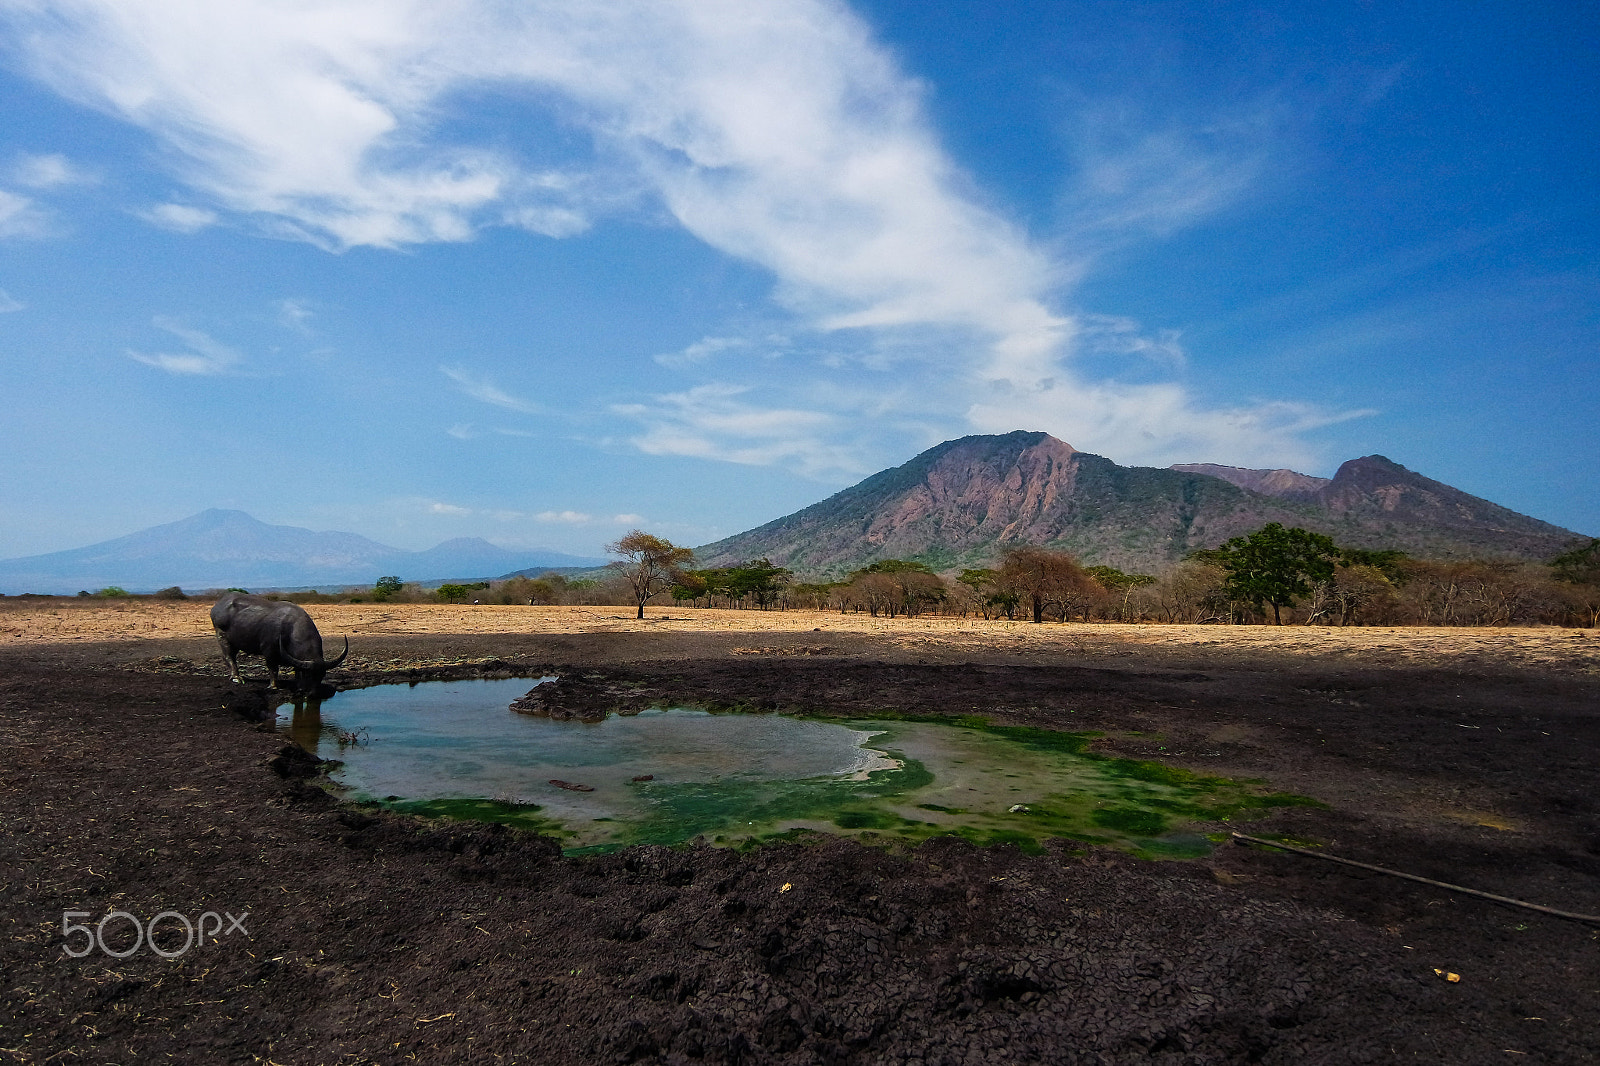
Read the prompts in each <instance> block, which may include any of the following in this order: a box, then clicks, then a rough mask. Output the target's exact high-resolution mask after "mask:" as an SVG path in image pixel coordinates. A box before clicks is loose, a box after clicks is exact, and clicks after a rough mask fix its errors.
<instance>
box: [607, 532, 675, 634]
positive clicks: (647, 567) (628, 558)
mask: <svg viewBox="0 0 1600 1066" xmlns="http://www.w3.org/2000/svg"><path fill="white" fill-rule="evenodd" d="M606 552H607V553H609V554H611V555H620V556H622V560H623V561H622V562H620V563H613V564H611V565H613V566H615V567H618V568H619V569H621V571H622V576H623V577H625V578H626V579H627V581H628V585H629V587H630V588H632V589H633V598H634V600H635V601H637V602H638V604H639V614H638V617H639V618H643V617H644V602H645V601H646V600H648V599H649V598H650V597H651V596H654V595H655V594H656V593H658V592H661V591H663V590H664V589H667V588H669V587H670V586H672V585H673V584H674V583H675V582H676V581H677V578H678V572H679V571H680V570H682V569H683V568H684V567H685V566H687V565H688V564H690V563H692V562H694V552H692V551H690V550H689V549H688V548H680V547H678V546H676V545H675V544H673V543H672V541H670V540H665V539H663V538H661V537H657V536H654V535H652V534H650V533H646V532H644V531H643V530H641V529H635V530H633V531H632V532H631V533H629V534H628V535H627V536H626V537H623V538H622V539H621V540H619V541H617V542H616V543H615V544H607V545H606Z"/></svg>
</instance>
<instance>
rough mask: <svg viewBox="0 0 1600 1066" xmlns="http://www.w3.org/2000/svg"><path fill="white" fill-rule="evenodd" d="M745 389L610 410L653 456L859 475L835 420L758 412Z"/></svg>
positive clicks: (720, 387) (723, 386) (713, 388)
mask: <svg viewBox="0 0 1600 1066" xmlns="http://www.w3.org/2000/svg"><path fill="white" fill-rule="evenodd" d="M750 391H751V389H750V388H749V387H748V386H743V385H732V384H727V383H722V382H717V383H712V384H707V385H700V386H696V387H695V388H692V389H689V390H687V391H685V392H677V393H668V394H665V395H661V396H656V397H653V398H652V402H651V403H649V404H617V405H615V406H614V407H613V408H612V410H613V411H614V412H615V413H616V414H619V415H623V416H625V417H628V418H632V419H635V420H637V421H638V422H640V423H642V424H643V425H644V427H645V429H644V432H643V433H642V434H640V435H638V436H636V437H633V438H632V443H633V444H634V446H635V447H637V448H639V450H641V451H643V452H647V453H649V454H651V455H687V456H693V457H695V458H700V459H717V460H721V461H723V462H730V463H741V464H745V465H751V466H770V465H772V464H775V463H783V464H784V465H788V466H792V467H794V468H795V469H797V470H799V471H800V472H801V473H804V474H807V475H809V476H814V477H823V476H831V475H837V474H838V473H839V472H841V471H844V472H849V473H863V472H864V471H863V470H862V469H861V466H860V458H859V455H858V454H857V452H856V450H855V449H853V448H851V447H850V446H848V445H847V444H845V443H843V442H842V441H841V439H840V437H841V434H842V431H843V429H844V426H843V423H842V421H841V420H840V419H839V418H838V417H837V416H836V415H833V414H829V413H827V412H824V411H807V410H800V409H796V408H780V407H762V406H757V405H755V404H752V403H749V402H747V401H746V400H745V399H743V398H742V397H744V395H745V394H747V393H749V392H750Z"/></svg>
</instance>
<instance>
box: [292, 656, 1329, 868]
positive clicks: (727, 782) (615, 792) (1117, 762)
mask: <svg viewBox="0 0 1600 1066" xmlns="http://www.w3.org/2000/svg"><path fill="white" fill-rule="evenodd" d="M528 687H529V679H527V678H512V679H508V680H497V681H451V682H429V683H423V684H418V685H413V686H400V685H383V686H378V687H375V688H366V689H357V690H354V691H350V692H342V693H340V694H339V695H338V696H336V697H334V698H333V699H331V700H329V701H327V702H326V703H324V704H322V705H321V706H320V707H319V706H316V705H304V706H300V707H296V706H294V705H291V704H285V705H284V706H283V707H280V708H279V711H278V728H279V729H280V730H282V731H283V732H285V733H287V734H288V735H289V736H291V737H292V738H293V739H294V740H295V741H297V742H298V743H299V744H300V745H301V746H302V747H304V748H306V749H307V750H309V751H312V752H314V753H316V754H318V755H320V756H322V757H323V758H331V759H338V760H341V761H342V763H343V765H341V766H339V767H338V768H337V769H336V770H335V771H334V772H333V774H332V777H333V779H334V781H335V782H336V783H337V784H338V785H339V786H341V787H343V788H344V789H346V790H348V793H349V795H350V797H351V798H352V799H355V800H357V801H361V802H372V803H380V804H383V805H386V806H389V807H393V808H395V809H398V810H401V811H407V812H411V813H415V814H422V815H428V816H443V817H455V818H471V819H477V820H482V821H495V822H503V823H506V824H508V825H513V826H519V827H522V828H527V829H536V830H538V831H540V832H543V833H547V834H550V835H553V836H556V837H558V838H560V839H561V841H562V844H563V847H564V848H565V849H566V850H567V851H568V852H569V853H580V852H586V851H606V850H612V849H615V848H619V847H624V846H627V845H630V844H644V843H651V844H676V843H681V842H684V841H687V840H690V839H693V838H695V837H699V836H704V837H705V838H707V839H709V840H711V841H713V842H714V843H719V844H730V845H736V844H745V843H749V842H756V841H761V840H769V839H773V838H776V837H781V836H784V835H787V834H791V833H794V832H796V831H803V830H819V831H823V832H830V833H843V834H850V835H855V836H860V837H866V838H873V839H879V840H882V839H888V840H902V841H909V842H914V841H918V840H922V839H925V838H927V837H930V836H935V835H940V834H955V835H958V836H962V837H965V838H967V839H969V840H971V841H973V842H975V843H979V844H995V843H1006V842H1010V843H1015V844H1018V845H1020V846H1022V847H1023V848H1025V849H1027V850H1030V851H1032V850H1036V849H1038V847H1039V846H1040V843H1041V842H1042V841H1043V840H1046V839H1048V838H1051V837H1063V838H1067V839H1071V840H1078V841H1084V842H1091V843H1099V844H1108V845H1111V846H1115V847H1120V848H1123V849H1125V850H1128V851H1132V852H1135V853H1137V854H1140V855H1145V856H1147V857H1168V858H1187V857H1193V856H1196V855H1201V854H1204V853H1205V852H1207V851H1208V850H1209V848H1210V842H1209V841H1208V840H1207V838H1206V837H1205V836H1204V835H1203V834H1202V833H1200V832H1199V831H1197V828H1196V826H1197V823H1201V822H1214V821H1217V820H1220V819H1224V818H1231V817H1234V816H1236V815H1240V814H1244V813H1246V812H1248V811H1251V810H1258V809H1261V808H1266V807H1275V806H1290V805H1298V804H1303V803H1311V802H1314V801H1310V800H1306V799H1303V798H1301V797H1296V796H1290V795H1285V794H1282V793H1274V792H1270V791H1268V790H1267V789H1266V788H1264V787H1263V786H1262V785H1261V783H1259V782H1251V781H1234V780H1229V779H1226V778H1221V777H1211V776H1205V775H1200V774H1194V773H1191V772H1189V771H1186V770H1181V769H1177V768H1173V767H1168V766H1164V765H1162V764H1160V763H1152V762H1140V761H1135V760H1129V759H1118V758H1112V757H1108V756H1105V755H1100V754H1097V753H1094V752H1092V751H1090V750H1089V744H1090V742H1091V741H1092V739H1093V734H1083V733H1060V732H1054V731H1050V730H1040V729H1031V728H1026V727H1016V726H996V725H991V724H989V723H988V722H987V721H985V720H983V719H979V718H957V719H937V720H935V719H921V718H912V719H908V718H903V717H890V716H885V717H882V718H860V719H848V720H845V719H832V718H830V719H821V718H803V717H793V716H788V715H780V714H733V713H717V714H712V713H708V712H706V711H703V710H697V709H694V708H688V707H668V708H660V709H655V710H648V711H644V712H642V713H640V714H636V715H615V714H614V715H610V716H608V717H606V718H605V719H604V720H602V721H599V722H580V721H553V720H551V719H548V718H543V717H536V716H530V715H524V714H518V713H517V712H515V711H512V710H510V709H509V707H508V704H509V703H510V702H511V701H512V700H513V699H516V698H517V697H519V696H521V695H523V694H524V693H525V692H527V690H528Z"/></svg>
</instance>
